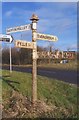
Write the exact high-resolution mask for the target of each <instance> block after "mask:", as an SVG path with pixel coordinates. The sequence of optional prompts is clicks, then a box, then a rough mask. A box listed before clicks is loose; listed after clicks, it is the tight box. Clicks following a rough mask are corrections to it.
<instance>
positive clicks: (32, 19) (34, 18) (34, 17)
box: [30, 14, 39, 22]
mask: <svg viewBox="0 0 79 120" xmlns="http://www.w3.org/2000/svg"><path fill="white" fill-rule="evenodd" d="M30 20H31V21H32V22H34V21H35V22H37V21H38V20H39V18H38V16H37V15H35V14H33V15H32V17H31V19H30Z"/></svg>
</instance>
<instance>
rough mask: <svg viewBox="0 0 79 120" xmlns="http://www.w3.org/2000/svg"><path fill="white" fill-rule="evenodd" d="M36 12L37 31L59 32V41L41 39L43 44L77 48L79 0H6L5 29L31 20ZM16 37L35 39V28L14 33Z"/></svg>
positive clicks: (4, 6) (4, 10) (44, 45)
mask: <svg viewBox="0 0 79 120" xmlns="http://www.w3.org/2000/svg"><path fill="white" fill-rule="evenodd" d="M33 13H35V14H36V15H38V17H39V21H38V24H37V31H38V32H39V33H44V34H50V35H55V36H57V37H58V41H57V42H51V43H49V42H46V41H41V40H38V41H37V44H38V45H39V46H43V47H46V46H48V44H52V43H53V45H54V47H55V48H57V49H60V50H67V48H70V49H71V50H76V48H77V3H76V2H3V3H2V33H4V34H6V28H10V27H16V26H20V25H25V24H29V23H31V21H30V20H29V19H30V18H31V16H32V14H33ZM12 35H13V36H14V39H23V40H28V41H31V37H30V36H31V31H26V32H19V33H16V34H15V33H14V34H12Z"/></svg>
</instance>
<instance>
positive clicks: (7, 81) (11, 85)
mask: <svg viewBox="0 0 79 120" xmlns="http://www.w3.org/2000/svg"><path fill="white" fill-rule="evenodd" d="M1 79H2V80H3V81H4V82H5V83H7V84H8V85H9V86H10V87H11V88H12V89H13V90H15V91H18V92H19V90H18V89H17V88H15V86H14V85H13V84H12V83H15V84H20V83H19V82H16V81H12V80H5V79H4V77H2V78H1Z"/></svg>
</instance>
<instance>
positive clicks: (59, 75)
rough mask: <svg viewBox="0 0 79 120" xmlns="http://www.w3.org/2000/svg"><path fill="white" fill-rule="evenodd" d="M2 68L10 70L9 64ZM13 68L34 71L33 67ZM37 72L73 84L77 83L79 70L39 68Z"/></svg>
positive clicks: (28, 71)
mask: <svg viewBox="0 0 79 120" xmlns="http://www.w3.org/2000/svg"><path fill="white" fill-rule="evenodd" d="M2 69H7V70H9V66H3V67H2ZM12 69H13V70H14V71H20V72H27V73H32V68H31V67H15V66H13V67H12ZM37 74H38V75H41V76H46V77H49V78H54V79H57V80H60V81H64V82H68V83H71V84H77V82H78V81H77V77H78V75H77V71H75V70H62V69H61V70H60V69H54V68H37Z"/></svg>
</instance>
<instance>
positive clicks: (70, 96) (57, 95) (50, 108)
mask: <svg viewBox="0 0 79 120" xmlns="http://www.w3.org/2000/svg"><path fill="white" fill-rule="evenodd" d="M2 76H3V77H2V98H3V117H4V118H6V117H18V118H20V117H21V118H39V117H44V118H77V86H76V85H72V84H68V83H65V82H62V81H58V80H56V79H49V78H47V77H42V76H37V80H38V102H37V103H38V104H37V106H36V107H35V109H33V108H32V106H31V86H32V75H31V74H30V73H21V72H15V71H13V72H12V74H10V73H9V71H8V70H3V71H2ZM8 115H9V116H8Z"/></svg>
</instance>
